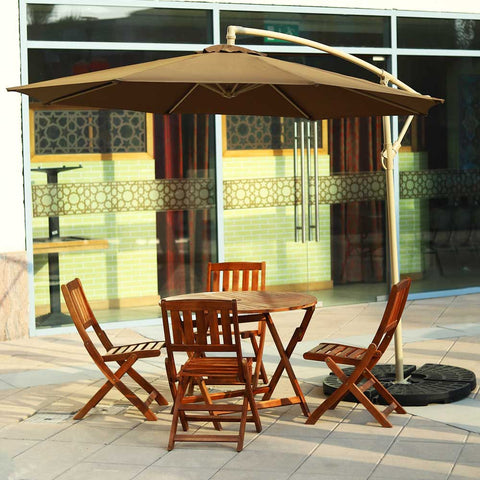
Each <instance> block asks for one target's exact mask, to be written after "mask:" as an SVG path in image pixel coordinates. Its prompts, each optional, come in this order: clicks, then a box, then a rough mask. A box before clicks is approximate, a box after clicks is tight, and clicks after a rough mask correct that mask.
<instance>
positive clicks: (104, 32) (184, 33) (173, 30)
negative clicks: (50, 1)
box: [27, 4, 212, 43]
mask: <svg viewBox="0 0 480 480" xmlns="http://www.w3.org/2000/svg"><path fill="white" fill-rule="evenodd" d="M27 21H28V26H27V36H28V39H29V40H53V41H88V42H158V43H211V42H212V34H211V32H212V19H211V12H210V11H208V10H189V9H160V8H145V7H117V6H92V5H42V4H38V5H36V4H34V5H32V4H30V5H28V6H27Z"/></svg>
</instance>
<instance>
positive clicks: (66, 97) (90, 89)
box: [45, 80, 120, 105]
mask: <svg viewBox="0 0 480 480" xmlns="http://www.w3.org/2000/svg"><path fill="white" fill-rule="evenodd" d="M118 83H120V82H119V81H118V80H112V81H110V82H106V83H102V85H96V86H95V87H90V88H85V89H83V90H81V91H78V92H75V93H69V94H68V95H63V96H61V97H57V98H55V99H53V100H50V101H49V102H47V103H46V104H45V105H55V104H56V103H58V102H63V101H64V100H68V99H70V98H75V97H78V96H79V95H83V94H85V93H90V92H96V91H97V90H102V89H103V88H107V87H111V86H112V85H117V84H118Z"/></svg>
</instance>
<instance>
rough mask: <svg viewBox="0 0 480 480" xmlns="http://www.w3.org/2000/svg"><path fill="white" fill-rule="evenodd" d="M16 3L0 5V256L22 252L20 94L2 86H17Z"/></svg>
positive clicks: (23, 236)
mask: <svg viewBox="0 0 480 480" xmlns="http://www.w3.org/2000/svg"><path fill="white" fill-rule="evenodd" d="M18 23H19V21H18V4H17V2H16V1H12V0H8V1H7V2H3V3H2V14H1V15H0V40H1V43H2V45H3V47H2V64H3V68H2V69H1V71H0V112H1V126H0V225H1V228H0V253H7V252H19V251H24V250H25V220H24V206H23V173H22V171H23V167H22V143H21V110H20V103H21V99H20V94H18V93H12V92H7V91H6V87H9V86H10V87H11V86H14V85H19V84H20V45H19V43H20V42H19V26H18Z"/></svg>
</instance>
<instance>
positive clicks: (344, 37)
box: [0, 0, 480, 340]
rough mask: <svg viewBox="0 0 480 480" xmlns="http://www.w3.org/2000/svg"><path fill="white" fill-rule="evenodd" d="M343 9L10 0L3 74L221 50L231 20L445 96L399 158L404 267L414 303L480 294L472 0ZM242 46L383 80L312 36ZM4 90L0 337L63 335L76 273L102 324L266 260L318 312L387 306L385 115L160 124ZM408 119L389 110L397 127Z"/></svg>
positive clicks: (47, 73) (479, 120)
mask: <svg viewBox="0 0 480 480" xmlns="http://www.w3.org/2000/svg"><path fill="white" fill-rule="evenodd" d="M293 3H295V5H293ZM340 5H341V6H339V3H338V2H322V5H321V6H319V5H318V2H312V1H310V2H309V1H303V2H291V1H283V2H282V1H276V2H274V3H273V4H272V2H262V1H260V2H256V3H255V4H249V3H246V2H229V3H220V2H213V1H212V2H202V3H195V2H166V1H155V0H150V1H148V0H145V1H134V0H130V1H127V0H125V1H121V2H119V1H117V2H110V1H107V0H103V1H102V0H95V1H88V2H87V1H84V0H76V1H74V0H70V1H67V0H65V1H63V2H59V1H46V0H44V1H37V0H35V1H26V0H20V1H19V2H18V4H16V3H15V2H8V5H7V6H6V7H5V15H4V16H3V18H2V19H1V20H0V21H1V22H2V33H1V35H2V37H3V39H4V43H5V44H6V45H9V46H11V48H10V47H9V48H8V49H6V50H7V52H6V56H7V64H8V68H7V69H4V73H2V85H3V86H4V87H7V86H14V85H19V84H25V83H29V82H35V81H41V80H46V79H50V78H55V77H60V76H67V75H72V74H77V73H84V72H89V71H94V70H99V69H103V68H109V67H115V66H121V65H126V64H132V63H138V62H144V61H149V60H154V59H158V58H169V57H173V56H178V55H186V54H191V53H192V52H195V51H199V50H202V49H203V48H204V47H206V46H208V45H211V44H218V43H224V42H225V33H226V27H227V26H228V25H242V26H246V27H253V28H261V29H267V30H273V31H280V32H284V33H290V34H293V35H297V36H300V37H304V38H308V39H311V40H315V41H318V42H321V43H325V44H328V45H331V46H334V47H337V48H340V49H343V50H345V51H347V52H348V53H352V54H354V55H356V56H359V57H360V58H362V59H364V60H366V61H367V62H369V63H371V64H374V65H376V66H378V67H380V68H383V69H385V70H388V71H390V72H392V73H393V74H394V75H396V76H397V77H398V78H400V79H401V80H402V81H403V82H405V83H406V84H408V85H410V86H411V87H412V88H414V89H415V90H417V91H419V92H420V93H425V94H430V95H432V96H435V97H440V98H444V99H445V104H444V105H441V106H438V107H435V108H434V109H432V110H431V112H430V114H429V115H428V116H427V117H425V118H416V119H415V120H414V122H413V124H412V128H411V129H410V130H409V133H408V135H407V136H406V137H405V140H404V141H403V143H402V148H401V149H400V152H399V154H398V158H397V166H398V175H397V177H396V182H397V186H398V191H399V197H398V198H397V200H396V204H397V209H398V212H399V219H400V220H399V231H400V234H399V243H400V252H399V255H400V258H399V260H400V271H401V274H402V275H404V276H406V275H408V276H411V277H412V278H413V279H414V282H413V285H412V295H415V296H417V297H420V296H423V297H428V296H440V295H448V294H452V293H453V292H455V293H457V294H458V293H469V292H473V291H479V290H480V153H478V152H479V151H480V149H479V148H478V146H477V145H476V144H477V142H478V143H480V127H479V126H480V112H479V108H480V98H479V95H480V94H479V92H480V7H476V6H472V5H471V2H457V3H456V4H455V5H454V6H452V5H451V4H448V2H438V1H436V2H433V1H432V2H424V3H423V4H422V10H419V9H418V8H419V7H418V5H415V4H414V3H413V2H402V3H401V4H400V2H397V1H391V2H382V3H381V2H376V1H364V2H360V4H359V2H348V1H343V2H340ZM452 9H454V10H452ZM237 44H240V45H244V46H247V47H248V48H251V49H256V50H259V51H262V52H265V53H267V54H268V55H271V56H273V57H276V58H280V59H284V60H288V61H294V62H300V63H304V64H306V65H310V66H314V67H319V68H325V69H328V70H334V71H337V72H340V73H344V74H348V75H353V76H357V77H361V78H366V79H368V80H372V81H377V79H375V78H374V77H373V76H372V75H371V74H370V73H368V72H367V71H365V70H362V69H360V68H359V67H356V66H354V65H352V64H349V63H347V62H345V61H342V60H339V59H338V58H334V57H331V56H329V55H325V54H322V53H319V52H318V51H315V50H313V49H309V48H307V47H302V46H299V45H294V44H287V43H285V42H280V41H277V40H273V39H268V38H261V37H247V36H243V37H242V36H239V38H237ZM0 96H1V97H0V98H1V100H2V107H3V110H4V112H6V118H8V119H9V121H8V122H7V123H6V125H5V127H4V128H3V129H2V140H3V142H2V144H3V145H4V152H5V156H4V165H5V168H6V173H5V174H4V175H3V176H2V177H1V178H0V198H1V200H2V207H1V209H0V212H1V214H0V215H1V219H2V225H3V226H4V228H3V235H2V236H1V237H0V271H1V272H2V275H1V276H0V278H1V280H0V288H1V291H2V295H1V296H0V298H1V300H0V339H3V340H5V339H11V338H16V337H21V336H25V335H37V334H45V333H51V332H63V331H68V330H69V329H71V321H70V319H69V317H68V315H67V314H66V311H65V306H64V304H63V302H62V298H61V296H60V291H59V285H60V284H61V283H64V282H65V281H68V280H69V279H71V278H74V277H80V278H81V279H82V282H83V284H84V286H85V289H86V291H87V295H88V297H89V299H90V300H91V303H92V306H93V308H94V310H95V311H96V312H97V314H98V317H99V319H101V320H103V321H105V322H109V321H110V322H118V321H124V322H135V323H137V322H145V323H146V322H150V323H155V322H158V316H159V311H158V299H159V297H160V296H167V295H171V294H177V293H184V292H191V291H202V290H203V289H204V288H205V283H206V279H205V274H206V264H207V262H208V261H217V260H227V261H228V260H231V261H234V260H245V261H247V260H252V261H260V260H261V261H266V262H267V284H268V288H270V289H283V290H288V289H290V290H302V291H308V292H310V293H314V294H315V295H316V296H317V297H318V299H319V301H321V302H323V304H344V303H357V302H362V301H375V300H377V299H383V298H384V297H385V294H386V292H387V289H388V284H389V271H388V262H387V260H386V259H387V258H388V252H387V245H388V242H387V239H386V230H385V221H386V219H385V208H384V199H385V180H384V174H383V169H382V164H381V151H382V134H381V121H380V119H378V118H375V117H369V118H353V119H341V120H333V121H332V120H328V119H325V120H323V121H319V122H298V121H294V120H293V119H289V118H275V117H250V116H241V115H232V116H219V115H210V116H206V115H181V116H180V115H172V116H162V115H154V114H152V113H148V112H131V111H121V110H112V111H102V110H98V109H80V108H76V109H73V108H70V109H66V108H58V107H55V106H49V107H45V106H41V105H39V104H37V103H35V100H34V99H28V98H21V96H20V95H19V94H16V93H7V92H6V91H5V88H3V89H2V91H1V92H0ZM404 121H405V119H404V118H394V119H393V122H392V125H393V127H392V129H393V134H394V137H395V136H396V135H397V134H398V132H399V131H400V130H401V128H402V124H403V122H404ZM299 142H300V143H301V142H303V144H300V143H299ZM301 152H303V153H304V155H302V154H301ZM302 158H303V161H302ZM112 324H113V323H112ZM115 325H118V324H117V323H115Z"/></svg>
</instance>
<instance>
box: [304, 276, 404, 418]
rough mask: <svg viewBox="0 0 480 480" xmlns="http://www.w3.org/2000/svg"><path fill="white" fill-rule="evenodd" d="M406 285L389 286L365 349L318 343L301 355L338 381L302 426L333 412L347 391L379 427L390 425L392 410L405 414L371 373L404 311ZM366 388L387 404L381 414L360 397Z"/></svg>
mask: <svg viewBox="0 0 480 480" xmlns="http://www.w3.org/2000/svg"><path fill="white" fill-rule="evenodd" d="M410 283H411V280H410V279H409V278H407V279H405V280H402V281H401V282H399V283H397V284H395V285H393V287H392V289H391V291H390V295H389V298H388V302H387V306H386V308H385V312H384V314H383V318H382V321H381V323H380V326H379V327H378V330H377V332H376V334H375V336H374V337H373V340H372V342H371V343H370V345H369V346H368V348H361V347H354V346H350V345H342V344H338V343H321V344H320V345H317V346H316V347H315V348H313V349H312V350H310V351H309V352H306V353H304V354H303V358H305V359H307V360H318V361H321V362H325V363H326V364H327V365H328V366H329V368H330V370H332V372H333V373H334V374H335V375H336V376H337V377H338V378H339V379H340V380H341V381H342V384H341V385H340V387H338V388H337V389H336V390H335V391H334V392H333V393H332V394H331V395H330V396H329V397H328V398H327V399H326V400H325V401H324V402H323V403H322V404H321V405H320V406H319V407H317V409H316V410H315V411H314V412H313V413H312V414H311V415H310V416H309V417H308V419H307V421H306V423H308V424H314V423H315V422H316V421H317V420H318V419H319V418H320V417H321V416H322V415H323V414H324V413H325V412H326V411H327V410H328V409H334V408H335V407H336V406H337V404H338V403H339V402H340V400H342V398H343V397H344V396H345V395H346V394H347V393H348V392H351V393H352V394H353V395H354V396H355V397H356V399H357V400H358V401H359V402H361V403H362V404H363V405H364V406H365V408H366V409H367V410H368V411H369V412H370V413H371V414H372V415H373V416H374V417H375V419H376V420H377V421H378V422H379V423H380V425H382V426H383V427H391V426H392V424H391V423H390V422H389V421H388V419H387V417H388V415H389V414H390V413H391V412H392V411H396V412H397V413H407V412H406V411H405V410H404V409H403V407H402V406H401V405H400V403H399V402H398V401H397V400H396V399H395V398H394V397H393V396H392V394H391V393H390V392H389V391H388V390H387V389H386V388H385V387H384V386H383V385H382V384H381V383H380V381H379V380H378V379H377V378H376V377H375V375H374V374H373V373H372V368H373V367H374V366H375V365H376V364H377V363H378V361H379V360H380V358H381V357H382V355H383V354H384V352H385V350H386V349H387V347H388V345H389V343H390V341H391V339H392V337H393V335H394V333H395V329H396V328H397V325H398V322H399V321H400V318H401V316H402V312H403V309H404V308H405V303H406V301H407V297H408V291H409V289H410ZM338 364H343V365H353V366H354V367H355V369H354V370H353V372H352V373H351V374H350V375H349V376H347V375H346V374H345V373H344V372H343V370H342V369H341V368H340V367H339V366H338ZM363 380H365V381H364V383H361V382H362V381H363ZM370 387H374V388H375V389H376V390H377V392H378V393H379V394H380V395H381V396H382V397H383V398H384V400H385V401H386V402H387V407H386V408H385V409H384V410H383V411H380V410H378V409H377V407H376V406H375V405H374V404H373V403H372V402H371V401H370V400H369V399H368V398H367V396H366V395H365V394H364V392H365V391H366V390H367V389H368V388H370Z"/></svg>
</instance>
